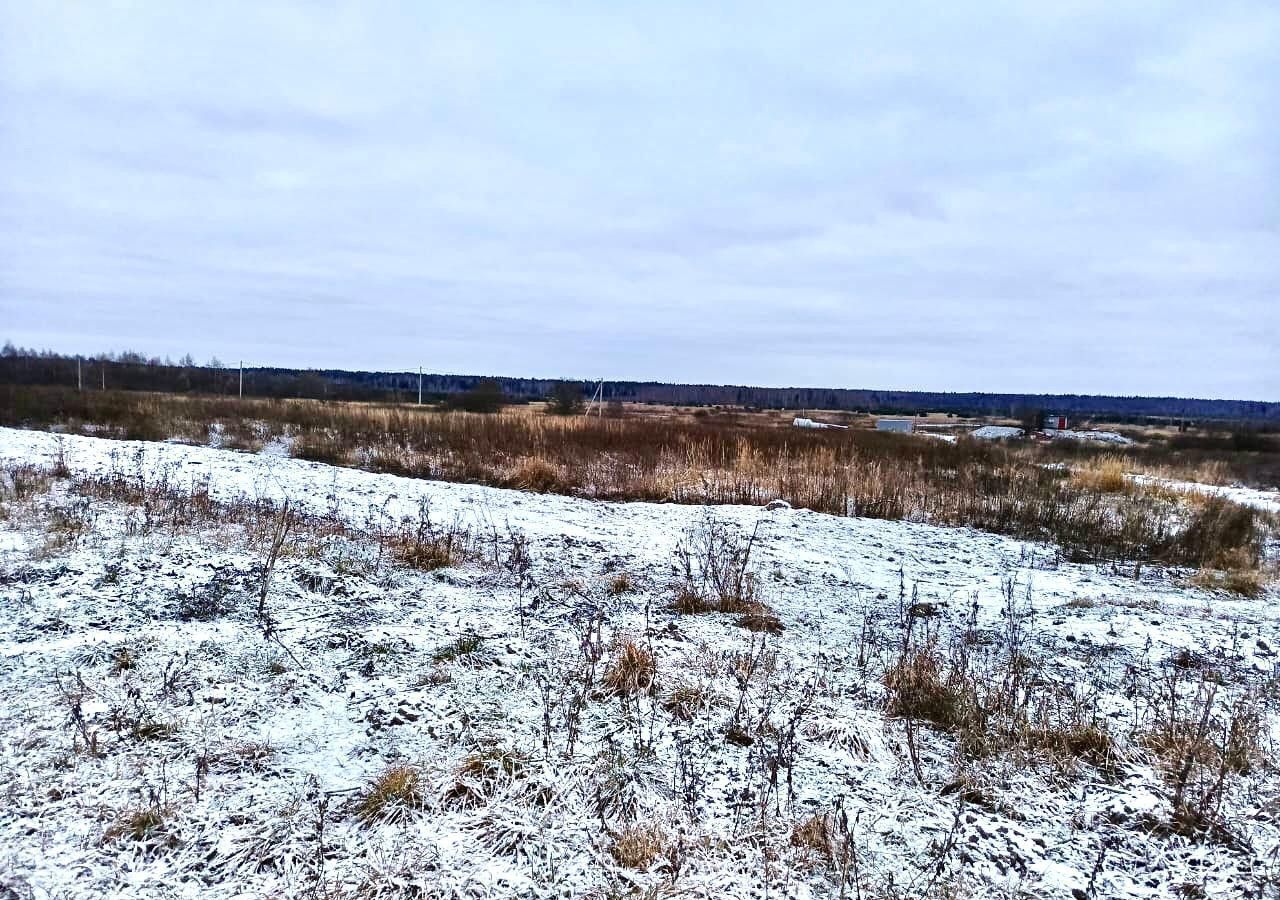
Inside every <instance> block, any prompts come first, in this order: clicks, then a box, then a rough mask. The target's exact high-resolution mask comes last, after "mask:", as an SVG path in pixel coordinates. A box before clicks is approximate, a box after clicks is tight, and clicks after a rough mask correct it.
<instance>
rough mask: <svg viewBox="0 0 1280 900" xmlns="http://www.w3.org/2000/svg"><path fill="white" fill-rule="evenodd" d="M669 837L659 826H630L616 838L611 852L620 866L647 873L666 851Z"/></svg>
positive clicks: (610, 849)
mask: <svg viewBox="0 0 1280 900" xmlns="http://www.w3.org/2000/svg"><path fill="white" fill-rule="evenodd" d="M666 843H667V837H666V834H664V833H663V831H662V829H661V828H659V827H658V826H657V825H629V826H628V827H626V828H624V829H623V830H622V831H621V832H620V833H619V834H618V835H617V837H616V838H614V841H613V846H612V847H610V848H609V852H610V853H611V854H612V855H613V858H614V860H615V861H617V863H618V865H620V866H624V867H626V868H628V869H635V870H636V871H638V872H645V871H647V870H648V869H649V867H650V866H652V865H653V864H654V862H655V861H656V860H657V859H658V857H659V856H661V855H662V853H663V851H664V850H665V849H666Z"/></svg>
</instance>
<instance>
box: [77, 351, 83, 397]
mask: <svg viewBox="0 0 1280 900" xmlns="http://www.w3.org/2000/svg"><path fill="white" fill-rule="evenodd" d="M76 390H77V391H80V392H81V393H83V392H84V373H83V372H81V370H80V357H78V356H77V357H76Z"/></svg>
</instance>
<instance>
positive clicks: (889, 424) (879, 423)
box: [876, 419, 916, 434]
mask: <svg viewBox="0 0 1280 900" xmlns="http://www.w3.org/2000/svg"><path fill="white" fill-rule="evenodd" d="M915 430H916V426H915V423H914V422H912V421H911V420H910V419H876V431H897V432H901V433H904V434H905V433H909V432H912V431H915Z"/></svg>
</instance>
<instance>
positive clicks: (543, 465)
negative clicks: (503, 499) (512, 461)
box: [511, 456, 573, 494]
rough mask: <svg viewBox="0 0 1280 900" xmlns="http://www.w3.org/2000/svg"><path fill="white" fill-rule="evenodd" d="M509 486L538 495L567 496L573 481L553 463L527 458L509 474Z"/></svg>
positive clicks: (539, 458) (539, 457)
mask: <svg viewBox="0 0 1280 900" xmlns="http://www.w3.org/2000/svg"><path fill="white" fill-rule="evenodd" d="M511 486H512V487H516V488H520V489H521V490H524V491H533V492H535V493H538V494H567V493H569V492H570V491H571V490H572V488H573V480H572V479H570V478H568V477H567V476H566V475H565V474H564V472H563V471H562V470H561V469H560V467H559V466H557V465H555V464H554V463H552V462H549V461H547V460H546V459H544V458H542V457H541V456H529V457H525V458H524V459H522V460H521V461H520V462H519V463H518V464H517V465H516V467H515V470H514V471H513V472H512V473H511Z"/></svg>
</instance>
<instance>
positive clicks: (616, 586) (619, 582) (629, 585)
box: [609, 572, 636, 597]
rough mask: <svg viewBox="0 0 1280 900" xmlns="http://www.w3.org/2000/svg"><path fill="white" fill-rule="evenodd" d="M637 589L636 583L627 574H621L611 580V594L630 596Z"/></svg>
mask: <svg viewBox="0 0 1280 900" xmlns="http://www.w3.org/2000/svg"><path fill="white" fill-rule="evenodd" d="M635 589H636V586H635V582H634V581H632V579H631V576H630V575H628V574H627V573H626V572H619V573H618V574H616V575H614V576H613V577H612V578H610V579H609V594H610V595H611V596H614V597H616V596H618V595H619V594H629V593H631V592H632V591H634V590H635Z"/></svg>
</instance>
